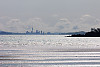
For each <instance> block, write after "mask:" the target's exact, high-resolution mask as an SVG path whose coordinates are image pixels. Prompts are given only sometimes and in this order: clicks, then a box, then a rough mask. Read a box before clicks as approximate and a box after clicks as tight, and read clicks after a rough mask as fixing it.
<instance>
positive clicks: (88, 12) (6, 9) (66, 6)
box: [0, 0, 100, 32]
mask: <svg viewBox="0 0 100 67" xmlns="http://www.w3.org/2000/svg"><path fill="white" fill-rule="evenodd" d="M99 14H100V0H0V30H3V31H11V32H25V31H27V30H28V31H30V30H31V28H32V27H33V28H34V30H36V29H38V30H43V31H45V32H47V31H50V32H73V31H89V30H90V28H92V27H100V16H99Z"/></svg>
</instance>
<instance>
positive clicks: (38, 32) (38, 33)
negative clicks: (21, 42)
mask: <svg viewBox="0 0 100 67" xmlns="http://www.w3.org/2000/svg"><path fill="white" fill-rule="evenodd" d="M26 34H35V35H54V34H55V35H57V34H59V33H51V32H47V33H46V32H44V31H42V30H41V31H39V30H36V31H35V32H34V29H33V28H32V29H31V31H30V32H29V31H26Z"/></svg>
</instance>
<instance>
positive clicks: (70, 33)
mask: <svg viewBox="0 0 100 67" xmlns="http://www.w3.org/2000/svg"><path fill="white" fill-rule="evenodd" d="M85 33H86V32H84V31H80V32H69V33H60V35H77V34H85Z"/></svg>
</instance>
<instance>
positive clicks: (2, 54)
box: [0, 35, 100, 67]
mask: <svg viewBox="0 0 100 67" xmlns="http://www.w3.org/2000/svg"><path fill="white" fill-rule="evenodd" d="M99 66H100V38H99V37H95V38H92V37H84V38H83V37H82V38H81V37H65V35H0V67H99Z"/></svg>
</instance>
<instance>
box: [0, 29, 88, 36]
mask: <svg viewBox="0 0 100 67" xmlns="http://www.w3.org/2000/svg"><path fill="white" fill-rule="evenodd" d="M85 33H86V32H84V31H79V32H69V33H60V32H59V33H58V32H54V33H51V32H44V31H42V30H41V31H39V30H36V31H35V32H34V29H33V28H32V29H31V31H26V32H25V33H14V32H6V31H0V35H73V34H85Z"/></svg>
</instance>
